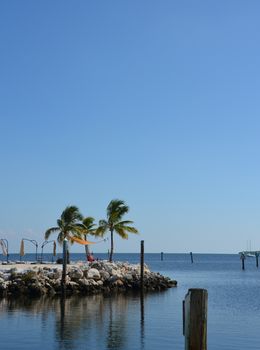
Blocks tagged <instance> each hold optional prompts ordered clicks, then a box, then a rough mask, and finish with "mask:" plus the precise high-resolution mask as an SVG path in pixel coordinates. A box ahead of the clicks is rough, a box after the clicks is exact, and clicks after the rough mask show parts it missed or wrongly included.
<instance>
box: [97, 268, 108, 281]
mask: <svg viewBox="0 0 260 350" xmlns="http://www.w3.org/2000/svg"><path fill="white" fill-rule="evenodd" d="M99 273H100V277H101V278H102V279H103V280H104V281H106V280H108V279H109V278H110V274H109V273H108V272H107V271H103V270H101V271H100V272H99Z"/></svg>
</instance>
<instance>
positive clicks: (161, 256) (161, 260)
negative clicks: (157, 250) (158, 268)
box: [161, 252, 163, 261]
mask: <svg viewBox="0 0 260 350" xmlns="http://www.w3.org/2000/svg"><path fill="white" fill-rule="evenodd" d="M161 261H163V252H161Z"/></svg>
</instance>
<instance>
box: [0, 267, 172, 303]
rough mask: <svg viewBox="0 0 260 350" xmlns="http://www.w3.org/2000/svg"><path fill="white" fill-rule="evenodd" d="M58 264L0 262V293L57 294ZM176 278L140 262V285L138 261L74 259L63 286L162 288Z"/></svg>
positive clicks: (69, 289) (87, 290)
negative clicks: (152, 269)
mask: <svg viewBox="0 0 260 350" xmlns="http://www.w3.org/2000/svg"><path fill="white" fill-rule="evenodd" d="M61 277H62V264H56V263H50V264H48V263H43V264H35V263H32V264H30V263H20V262H19V263H18V262H16V263H10V264H2V265H0V296H2V297H5V296H11V295H15V296H17V295H29V296H43V295H51V296H53V295H60V294H61V293H62V289H61ZM176 286H177V281H175V280H172V279H170V278H169V277H165V276H163V275H161V274H160V273H155V272H152V271H150V270H149V268H148V267H147V265H145V266H144V282H143V287H142V285H141V274H140V264H130V263H128V262H112V263H110V262H108V261H106V260H98V261H94V262H91V263H87V262H82V261H78V262H75V263H71V264H68V265H67V274H66V281H65V289H66V294H67V295H73V294H78V295H91V294H98V293H104V294H110V293H112V292H127V291H129V290H133V291H136V290H142V289H143V291H145V292H148V291H163V290H166V289H168V288H172V287H176Z"/></svg>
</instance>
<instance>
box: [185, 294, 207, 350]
mask: <svg viewBox="0 0 260 350" xmlns="http://www.w3.org/2000/svg"><path fill="white" fill-rule="evenodd" d="M207 310H208V292H207V290H206V289H189V291H188V293H187V294H186V296H185V300H184V303H183V322H184V324H183V329H184V336H185V350H207Z"/></svg>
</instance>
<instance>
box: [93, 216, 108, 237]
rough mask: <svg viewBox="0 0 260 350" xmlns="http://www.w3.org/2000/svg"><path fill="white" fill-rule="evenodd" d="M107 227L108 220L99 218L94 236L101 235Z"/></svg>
mask: <svg viewBox="0 0 260 350" xmlns="http://www.w3.org/2000/svg"><path fill="white" fill-rule="evenodd" d="M108 229H109V225H108V222H107V221H106V220H99V223H98V228H97V229H96V230H95V236H99V237H102V236H104V234H105V233H106V231H107V230H108Z"/></svg>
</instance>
